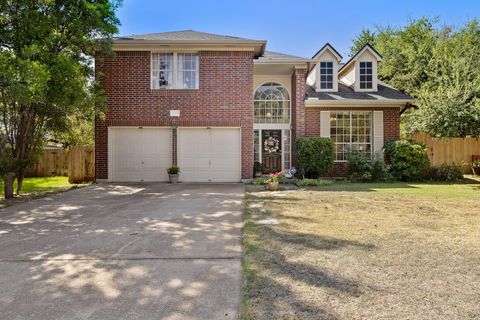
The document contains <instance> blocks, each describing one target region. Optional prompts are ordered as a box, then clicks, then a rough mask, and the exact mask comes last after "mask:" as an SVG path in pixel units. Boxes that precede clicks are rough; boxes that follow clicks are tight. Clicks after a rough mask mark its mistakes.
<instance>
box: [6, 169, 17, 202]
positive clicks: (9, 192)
mask: <svg viewBox="0 0 480 320" xmlns="http://www.w3.org/2000/svg"><path fill="white" fill-rule="evenodd" d="M14 181H15V174H14V173H13V172H9V173H7V174H6V175H5V178H4V190H5V199H12V198H13V182H14Z"/></svg>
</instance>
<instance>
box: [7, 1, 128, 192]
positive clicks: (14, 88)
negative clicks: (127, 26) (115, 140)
mask: <svg viewBox="0 0 480 320" xmlns="http://www.w3.org/2000/svg"><path fill="white" fill-rule="evenodd" d="M119 5H120V2H118V1H113V0H63V1H51V0H4V1H1V2H0V70H2V73H1V75H0V167H1V168H2V170H1V171H2V172H0V173H1V174H3V177H4V184H5V197H6V198H11V197H13V182H14V179H15V178H17V179H18V189H17V193H18V192H19V191H20V189H21V186H22V180H23V173H24V170H25V168H26V167H28V166H29V165H31V164H32V163H34V161H35V160H36V158H37V156H38V154H39V152H40V151H41V149H42V146H43V144H44V143H45V140H46V136H47V134H48V133H49V132H64V131H67V129H68V126H69V124H70V123H69V117H70V116H72V115H92V114H97V113H100V112H101V111H102V110H103V108H104V103H103V102H104V101H103V99H102V98H103V94H102V92H101V90H99V86H98V85H97V83H96V82H95V81H94V80H93V65H92V63H91V57H92V56H94V55H102V54H108V53H109V52H110V47H111V42H110V41H108V40H109V39H111V37H112V35H113V34H115V33H116V32H117V31H118V29H117V27H118V25H119V21H118V19H117V18H116V16H115V11H116V9H117V8H118V7H119Z"/></svg>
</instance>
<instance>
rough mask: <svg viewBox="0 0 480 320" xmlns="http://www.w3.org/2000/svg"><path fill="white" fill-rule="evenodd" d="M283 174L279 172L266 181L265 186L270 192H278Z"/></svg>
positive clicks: (272, 174)
mask: <svg viewBox="0 0 480 320" xmlns="http://www.w3.org/2000/svg"><path fill="white" fill-rule="evenodd" d="M282 176H283V172H282V171H279V172H276V173H271V174H270V175H269V176H268V178H267V179H265V184H266V185H267V188H268V190H270V191H277V190H278V183H279V182H280V180H281V179H282Z"/></svg>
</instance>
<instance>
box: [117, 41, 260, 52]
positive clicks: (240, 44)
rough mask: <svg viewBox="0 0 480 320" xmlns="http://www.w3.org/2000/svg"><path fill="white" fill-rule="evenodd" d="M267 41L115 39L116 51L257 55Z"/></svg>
mask: <svg viewBox="0 0 480 320" xmlns="http://www.w3.org/2000/svg"><path fill="white" fill-rule="evenodd" d="M266 43H267V42H266V41H263V40H258V41H255V40H254V41H243V40H235V41H219V40H175V41H172V40H114V41H113V43H112V49H113V50H114V51H152V50H197V51H207V50H213V51H253V52H254V53H255V56H261V55H263V54H264V52H265V46H266Z"/></svg>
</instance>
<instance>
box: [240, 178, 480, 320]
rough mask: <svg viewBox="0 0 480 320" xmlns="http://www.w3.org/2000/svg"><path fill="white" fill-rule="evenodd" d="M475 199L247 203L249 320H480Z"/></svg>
mask: <svg viewBox="0 0 480 320" xmlns="http://www.w3.org/2000/svg"><path fill="white" fill-rule="evenodd" d="M479 198H480V184H479V183H478V181H473V180H467V181H466V182H465V183H461V184H438V183H437V184H408V183H396V184H381V183H380V184H362V183H358V184H353V183H352V184H350V183H336V184H333V185H329V186H323V187H318V188H310V189H301V190H293V191H280V192H273V193H272V192H250V193H248V194H247V209H246V210H247V211H246V216H245V222H246V225H245V241H244V245H245V255H244V271H245V278H246V281H245V286H244V295H243V296H244V302H243V310H242V313H243V318H245V319H297V318H298V319H477V318H480V306H479V305H478V300H479V298H480V296H479V292H480V264H479V261H480V241H479V238H480V231H479V230H480V209H479V200H478V199H479ZM271 218H275V219H278V221H279V224H278V225H261V224H257V222H258V221H260V220H264V219H271Z"/></svg>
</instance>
